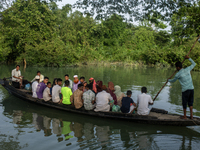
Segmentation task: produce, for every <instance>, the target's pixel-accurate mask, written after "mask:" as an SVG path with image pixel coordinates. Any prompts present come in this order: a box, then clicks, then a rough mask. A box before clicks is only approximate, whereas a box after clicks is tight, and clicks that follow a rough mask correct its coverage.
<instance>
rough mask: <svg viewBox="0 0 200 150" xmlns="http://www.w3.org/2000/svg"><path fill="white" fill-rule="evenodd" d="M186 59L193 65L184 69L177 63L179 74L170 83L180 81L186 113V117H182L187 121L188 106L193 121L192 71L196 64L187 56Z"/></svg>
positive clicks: (169, 80)
mask: <svg viewBox="0 0 200 150" xmlns="http://www.w3.org/2000/svg"><path fill="white" fill-rule="evenodd" d="M185 59H189V61H190V62H191V63H192V65H191V66H189V67H187V68H185V69H184V68H182V63H181V62H176V64H175V66H176V69H177V71H178V73H177V74H176V75H175V77H174V79H168V82H171V83H173V82H175V81H176V80H177V79H178V80H179V82H180V84H181V87H182V105H183V112H184V116H183V117H182V119H187V117H186V108H187V105H188V106H189V108H190V118H191V119H193V101H194V86H193V82H192V77H191V74H190V71H191V70H192V69H193V68H194V67H195V65H196V63H195V62H194V61H193V60H192V59H191V58H190V57H189V56H187V55H186V56H185Z"/></svg>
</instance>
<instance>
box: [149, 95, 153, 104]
mask: <svg viewBox="0 0 200 150" xmlns="http://www.w3.org/2000/svg"><path fill="white" fill-rule="evenodd" d="M149 105H153V100H152V98H151V96H150V95H149Z"/></svg>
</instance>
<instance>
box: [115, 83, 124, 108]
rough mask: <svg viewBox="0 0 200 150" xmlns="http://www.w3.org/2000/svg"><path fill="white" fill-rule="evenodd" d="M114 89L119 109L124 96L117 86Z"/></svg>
mask: <svg viewBox="0 0 200 150" xmlns="http://www.w3.org/2000/svg"><path fill="white" fill-rule="evenodd" d="M114 89H115V92H114V93H115V95H116V97H117V105H119V106H120V107H121V106H122V98H123V97H126V95H125V94H124V93H122V91H121V87H120V86H119V85H116V86H115V87H114Z"/></svg>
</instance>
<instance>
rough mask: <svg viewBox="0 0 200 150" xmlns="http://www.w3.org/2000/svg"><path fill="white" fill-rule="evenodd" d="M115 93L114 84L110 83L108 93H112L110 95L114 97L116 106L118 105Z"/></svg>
mask: <svg viewBox="0 0 200 150" xmlns="http://www.w3.org/2000/svg"><path fill="white" fill-rule="evenodd" d="M114 91H115V89H114V84H113V82H108V92H109V93H110V95H111V96H112V98H113V100H114V105H117V97H116V95H115V93H114Z"/></svg>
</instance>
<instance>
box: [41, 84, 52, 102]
mask: <svg viewBox="0 0 200 150" xmlns="http://www.w3.org/2000/svg"><path fill="white" fill-rule="evenodd" d="M50 88H51V82H48V83H47V87H46V88H45V89H44V92H43V100H44V101H46V102H47V101H49V100H50V99H51V97H52V96H51V94H50Z"/></svg>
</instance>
